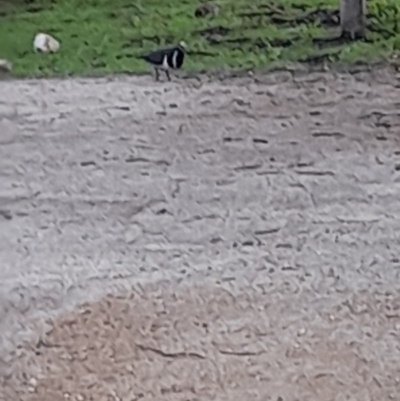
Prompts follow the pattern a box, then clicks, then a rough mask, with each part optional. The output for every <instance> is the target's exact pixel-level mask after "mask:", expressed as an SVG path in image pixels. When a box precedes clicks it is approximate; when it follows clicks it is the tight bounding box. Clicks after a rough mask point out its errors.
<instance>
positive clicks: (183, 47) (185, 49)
mask: <svg viewBox="0 0 400 401" xmlns="http://www.w3.org/2000/svg"><path fill="white" fill-rule="evenodd" d="M179 47H180V48H181V49H182V50H183V51H187V44H186V42H184V41H183V40H181V41H180V42H179Z"/></svg>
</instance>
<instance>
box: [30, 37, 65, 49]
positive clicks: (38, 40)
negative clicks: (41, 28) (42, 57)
mask: <svg viewBox="0 0 400 401" xmlns="http://www.w3.org/2000/svg"><path fill="white" fill-rule="evenodd" d="M33 49H34V51H36V52H40V53H56V52H58V50H59V49H60V43H59V42H58V40H57V39H54V38H53V37H52V36H50V35H48V34H47V33H38V34H37V35H36V36H35V40H34V41H33Z"/></svg>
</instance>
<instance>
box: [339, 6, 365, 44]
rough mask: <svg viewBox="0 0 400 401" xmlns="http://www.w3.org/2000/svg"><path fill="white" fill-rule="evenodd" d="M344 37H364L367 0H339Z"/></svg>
mask: <svg viewBox="0 0 400 401" xmlns="http://www.w3.org/2000/svg"><path fill="white" fill-rule="evenodd" d="M339 1H340V22H341V27H342V37H344V38H348V39H351V40H355V39H363V38H365V35H366V8H367V6H366V0H339Z"/></svg>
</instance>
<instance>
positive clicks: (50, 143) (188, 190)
mask: <svg viewBox="0 0 400 401" xmlns="http://www.w3.org/2000/svg"><path fill="white" fill-rule="evenodd" d="M0 87H1V90H0V261H1V268H0V333H1V334H0V400H5V401H10V400H22V401H58V400H71V401H87V400H96V401H103V400H105V401H111V400H113V401H117V400H118V401H134V400H143V401H147V400H149V401H150V400H174V401H197V400H198V401H200V400H229V401H236V400H237V401H239V400H249V401H251V400H262V401H268V400H271V401H314V400H315V401H321V400H323V401H331V400H332V401H345V400H348V401H382V400H391V399H393V400H396V399H398V394H400V340H399V335H400V291H399V288H400V287H399V272H400V255H399V251H400V146H399V145H400V144H399V142H400V137H399V132H400V97H399V93H400V76H396V74H395V73H394V72H391V71H389V70H379V71H378V70H377V71H375V72H372V73H365V72H360V73H358V74H339V73H317V72H314V73H310V74H305V73H304V74H302V73H298V74H293V73H289V72H281V73H275V74H269V75H265V76H260V77H246V78H240V79H235V80H233V79H229V80H225V81H223V82H217V81H212V80H207V79H205V78H204V79H203V81H202V82H201V81H198V80H196V79H193V80H190V79H189V80H175V81H174V82H172V83H159V84H156V83H154V82H153V81H152V79H151V77H136V78H133V77H129V78H128V77H120V78H109V79H105V78H104V79H90V80H89V79H76V80H40V81H33V80H32V81H29V80H27V81H4V82H0Z"/></svg>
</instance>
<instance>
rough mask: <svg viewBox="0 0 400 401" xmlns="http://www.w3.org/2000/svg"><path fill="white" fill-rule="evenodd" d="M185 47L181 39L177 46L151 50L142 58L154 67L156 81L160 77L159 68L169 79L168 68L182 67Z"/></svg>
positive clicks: (169, 79)
mask: <svg viewBox="0 0 400 401" xmlns="http://www.w3.org/2000/svg"><path fill="white" fill-rule="evenodd" d="M186 49H187V46H186V43H185V42H183V41H181V42H179V44H178V45H177V46H173V47H168V48H164V49H159V50H156V51H153V52H151V53H149V54H146V55H145V56H143V58H144V60H146V61H147V62H148V63H149V64H150V65H151V66H152V67H153V68H154V71H155V78H156V81H158V80H159V78H160V70H163V71H164V72H165V75H166V76H167V78H168V81H171V77H170V75H169V70H170V69H174V70H177V69H179V68H181V67H182V65H183V61H184V59H185V54H186Z"/></svg>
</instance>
